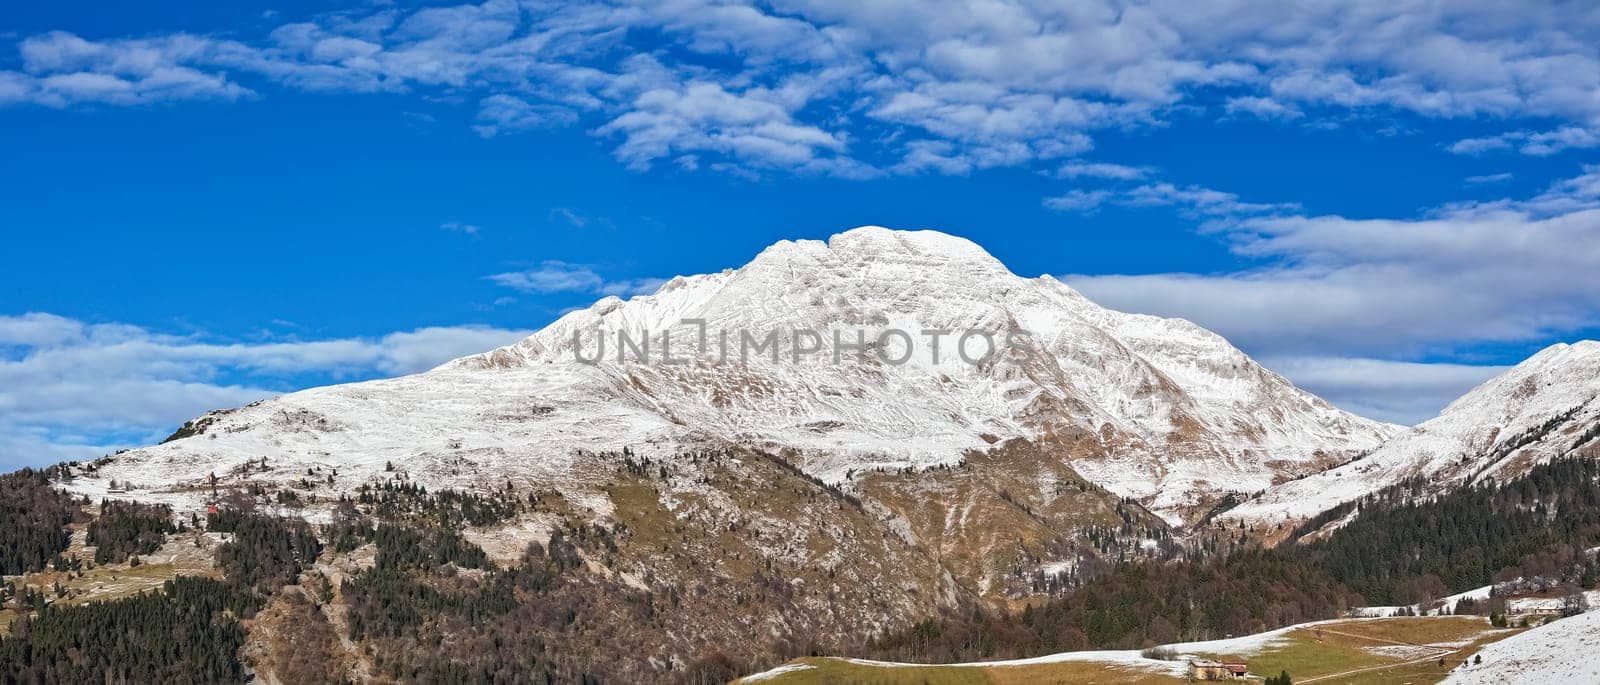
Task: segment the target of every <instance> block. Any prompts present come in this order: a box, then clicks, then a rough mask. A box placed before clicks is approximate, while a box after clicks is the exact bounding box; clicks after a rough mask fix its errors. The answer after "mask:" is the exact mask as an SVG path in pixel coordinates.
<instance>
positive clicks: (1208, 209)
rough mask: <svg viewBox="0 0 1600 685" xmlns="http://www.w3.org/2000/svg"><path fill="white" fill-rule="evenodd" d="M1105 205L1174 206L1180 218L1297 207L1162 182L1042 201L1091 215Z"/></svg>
mask: <svg viewBox="0 0 1600 685" xmlns="http://www.w3.org/2000/svg"><path fill="white" fill-rule="evenodd" d="M1085 175H1088V174H1085ZM1110 178H1115V176H1110ZM1107 204H1112V205H1117V206H1120V207H1175V208H1177V210H1178V211H1179V212H1180V213H1182V214H1184V215H1187V216H1193V217H1200V218H1211V219H1235V218H1239V217H1245V216H1251V215H1261V214H1277V213H1283V212H1290V211H1293V210H1296V209H1298V208H1299V205H1296V204H1294V203H1261V202H1245V201H1244V200H1241V199H1240V198H1239V196H1238V195H1235V194H1233V193H1227V192H1223V191H1220V190H1214V189H1211V188H1205V187H1202V186H1197V185H1185V186H1179V185H1174V184H1172V183H1168V182H1166V181H1160V182H1155V183H1146V184H1141V185H1136V186H1131V187H1127V188H1120V189H1116V190H1110V189H1103V188H1102V189H1098V190H1083V189H1075V190H1071V191H1068V192H1066V193H1065V194H1062V195H1058V196H1055V197H1050V198H1046V199H1045V201H1044V205H1045V206H1046V207H1048V208H1050V209H1055V210H1059V211H1068V212H1093V211H1095V210H1097V209H1099V208H1100V207H1101V206H1104V205H1107Z"/></svg>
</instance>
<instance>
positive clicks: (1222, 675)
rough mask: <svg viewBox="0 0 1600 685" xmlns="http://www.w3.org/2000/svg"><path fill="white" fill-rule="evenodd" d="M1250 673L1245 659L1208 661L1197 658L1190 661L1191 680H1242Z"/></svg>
mask: <svg viewBox="0 0 1600 685" xmlns="http://www.w3.org/2000/svg"><path fill="white" fill-rule="evenodd" d="M1249 674H1250V667H1249V665H1248V664H1246V663H1245V662H1243V661H1208V660H1204V659H1196V660H1194V661H1190V662H1189V679H1190V680H1240V679H1242V678H1244V677H1245V676H1247V675H1249Z"/></svg>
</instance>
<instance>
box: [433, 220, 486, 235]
mask: <svg viewBox="0 0 1600 685" xmlns="http://www.w3.org/2000/svg"><path fill="white" fill-rule="evenodd" d="M439 229H440V230H443V231H449V232H451V233H461V234H463V235H472V236H475V235H478V231H481V230H483V229H482V228H481V227H479V226H478V225H477V224H469V223H464V222H461V221H446V222H444V223H442V224H439Z"/></svg>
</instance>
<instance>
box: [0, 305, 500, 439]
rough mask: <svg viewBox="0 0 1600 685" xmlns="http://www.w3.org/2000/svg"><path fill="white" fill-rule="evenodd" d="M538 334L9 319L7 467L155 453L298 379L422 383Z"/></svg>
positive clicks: (2, 353)
mask: <svg viewBox="0 0 1600 685" xmlns="http://www.w3.org/2000/svg"><path fill="white" fill-rule="evenodd" d="M528 334H529V332H528V331H510V330H502V329H496V328H488V327H480V326H457V327H431V328H421V329H417V330H413V331H405V332H398V333H391V334H389V335H385V336H383V337H380V338H341V339H330V340H316V341H271V342H253V343H243V342H217V341H213V340H208V339H206V338H204V337H201V336H184V335H171V334H163V333H157V332H153V331H150V330H148V329H145V328H141V327H138V326H130V325H126V324H115V323H113V324H91V323H85V322H82V321H79V320H75V319H70V318H66V317H61V316H56V315H53V314H45V313H30V314H23V315H20V316H0V435H3V436H5V437H4V438H3V439H0V465H5V466H19V465H24V464H41V463H48V462H50V461H52V460H57V459H66V458H79V457H87V456H95V455H98V454H103V453H105V452H106V451H109V450H111V449H116V448H118V447H126V446H130V445H133V444H144V443H148V442H150V441H152V440H156V439H159V438H161V437H163V436H164V435H166V434H167V433H170V432H171V431H172V430H173V429H174V428H176V427H177V426H178V425H179V424H181V423H182V422H183V421H186V420H188V419H190V418H193V417H195V416H198V415H199V414H201V413H204V412H206V411H209V410H212V409H219V408H225V407H233V406H238V405H242V404H247V403H249V402H252V401H255V400H258V399H261V398H263V397H269V396H272V395H275V394H278V392H280V391H282V390H284V389H289V388H288V387H286V386H289V385H292V384H293V383H295V382H296V381H295V380H293V379H302V382H303V380H304V379H306V378H307V377H308V375H309V377H314V378H316V379H318V380H320V381H321V382H326V381H331V380H341V379H352V378H363V377H373V376H391V375H399V374H407V373H415V372H417V371H422V370H426V369H428V368H431V367H433V366H436V365H438V364H440V363H443V362H445V361H448V360H449V359H453V358H456V357H460V356H464V355H467V354H471V353H475V352H481V351H484V350H488V349H492V348H494V347H497V346H500V345H505V344H509V343H511V342H514V341H515V340H518V339H520V338H522V337H526V336H527V335H528Z"/></svg>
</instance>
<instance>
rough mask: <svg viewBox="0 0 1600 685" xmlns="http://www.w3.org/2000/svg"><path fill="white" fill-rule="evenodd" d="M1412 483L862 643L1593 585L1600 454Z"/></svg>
mask: <svg viewBox="0 0 1600 685" xmlns="http://www.w3.org/2000/svg"><path fill="white" fill-rule="evenodd" d="M1422 492H1424V491H1423V490H1422V484H1421V483H1405V484H1401V485H1398V486H1395V487H1393V488H1389V489H1387V490H1384V491H1383V492H1380V493H1377V494H1375V495H1372V496H1370V497H1367V498H1365V499H1363V500H1361V501H1359V502H1356V503H1352V504H1350V505H1348V506H1346V507H1343V508H1342V513H1332V514H1329V515H1328V516H1326V517H1323V519H1322V521H1320V522H1318V521H1312V522H1311V523H1309V524H1308V525H1307V526H1305V527H1303V528H1302V529H1301V530H1299V531H1297V535H1303V534H1305V533H1309V532H1311V531H1312V530H1315V529H1316V528H1318V527H1320V525H1321V524H1325V523H1327V522H1328V521H1333V520H1337V519H1338V518H1340V517H1342V516H1343V515H1346V514H1349V513H1351V512H1352V511H1358V512H1359V513H1358V514H1357V516H1356V517H1355V518H1354V519H1353V520H1352V521H1350V522H1349V523H1348V524H1346V525H1345V526H1343V527H1341V528H1339V529H1337V530H1335V531H1333V532H1332V533H1331V534H1329V535H1327V536H1326V537H1324V538H1322V539H1320V540H1318V541H1315V542H1310V543H1307V544H1303V545H1293V544H1286V545H1283V546H1280V547H1277V548H1272V549H1262V548H1247V549H1241V550H1237V551H1232V552H1228V553H1225V554H1222V555H1219V556H1213V557H1209V558H1200V559H1196V558H1193V557H1190V558H1186V559H1183V560H1180V561H1175V562H1171V563H1164V564H1151V563H1124V564H1119V565H1117V566H1116V567H1114V568H1113V569H1112V570H1110V571H1109V572H1106V573H1103V574H1101V575H1099V576H1097V577H1095V578H1093V579H1091V580H1089V581H1087V582H1085V583H1084V584H1083V585H1082V586H1081V587H1080V588H1078V589H1077V590H1074V591H1073V592H1072V593H1071V594H1069V595H1068V596H1067V597H1065V598H1062V599H1058V600H1052V601H1050V602H1048V603H1045V604H1043V605H1040V606H1030V607H1028V608H1026V609H1024V610H1023V611H1021V612H1019V613H1014V614H996V613H993V612H988V611H984V610H981V609H977V608H974V609H970V610H968V611H966V612H964V613H963V614H961V615H957V616H951V617H946V618H943V619H937V620H929V621H924V622H922V623H920V624H918V625H917V626H915V627H913V628H911V629H909V630H906V631H903V632H900V633H896V634H893V635H890V636H888V637H886V638H883V639H881V640H879V641H877V642H875V643H874V645H873V647H872V649H871V650H869V651H870V654H871V656H872V658H880V659H891V660H903V661H920V662H928V663H936V662H949V661H969V660H979V659H992V658H1016V657H1027V656H1037V655H1041V654H1048V653H1051V652H1058V651H1063V650H1072V649H1134V648H1140V647H1145V646H1149V645H1153V644H1163V643H1170V642H1178V641H1189V640H1209V639H1216V638H1220V637H1224V636H1228V635H1243V634H1248V633H1255V632H1261V631H1264V630H1272V629H1275V628H1280V627H1283V626H1286V625H1292V624H1295V623H1300V622H1304V621H1311V620H1318V619H1326V618H1334V617H1336V616H1338V615H1339V613H1340V612H1341V611H1343V610H1345V609H1347V608H1349V607H1352V606H1366V605H1374V606H1381V605H1391V604H1396V603H1407V604H1410V603H1422V602H1427V601H1429V600H1432V599H1437V598H1439V597H1442V596H1444V595H1446V594H1450V593H1454V592H1460V591H1464V590H1468V589H1471V588H1474V587H1481V586H1484V585H1488V584H1490V583H1492V582H1494V581H1496V580H1502V579H1510V578H1517V577H1529V578H1531V577H1542V578H1550V579H1554V580H1561V581H1567V582H1571V583H1573V584H1576V585H1580V586H1582V587H1595V583H1596V580H1597V578H1596V576H1597V572H1600V569H1597V568H1596V560H1595V555H1594V554H1592V553H1587V552H1585V551H1584V550H1587V549H1590V548H1593V547H1594V546H1596V545H1597V544H1600V461H1595V460H1592V459H1565V460H1559V461H1555V462H1552V463H1549V464H1544V465H1541V466H1537V467H1535V468H1533V469H1532V470H1531V471H1530V472H1529V473H1528V474H1527V475H1526V476H1524V477H1522V478H1518V479H1516V480H1514V481H1512V482H1510V483H1506V484H1503V485H1502V484H1498V483H1494V482H1492V481H1490V482H1485V483H1484V484H1482V485H1479V486H1476V487H1471V488H1464V489H1460V490H1455V491H1452V492H1450V493H1448V494H1445V495H1443V496H1439V497H1434V498H1427V497H1422V496H1421V493H1422Z"/></svg>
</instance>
